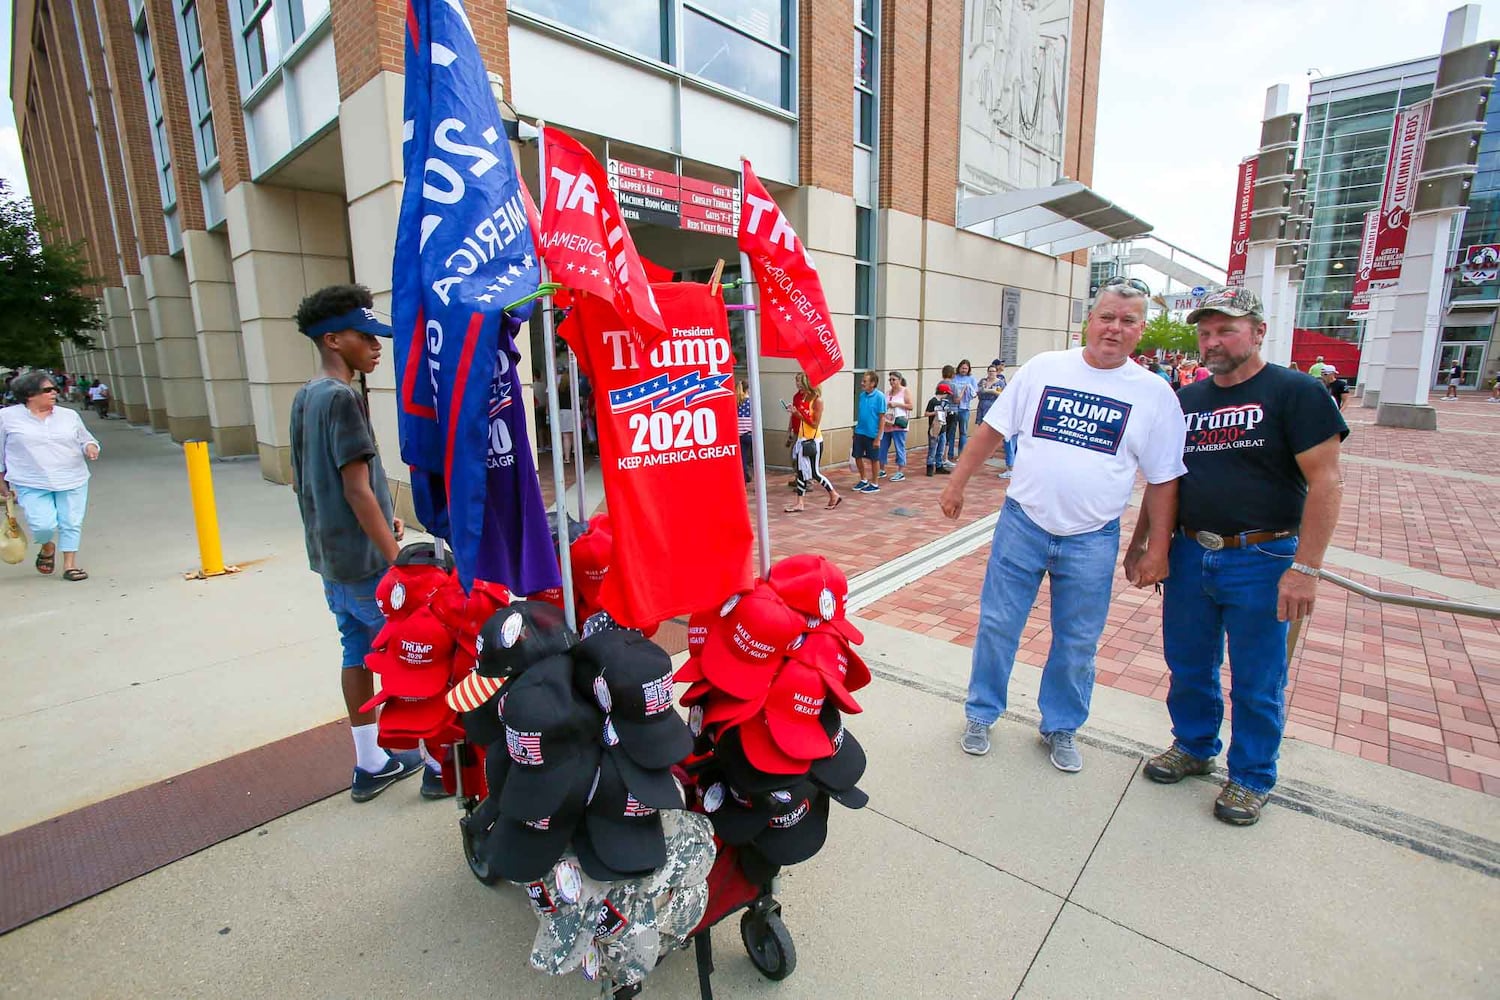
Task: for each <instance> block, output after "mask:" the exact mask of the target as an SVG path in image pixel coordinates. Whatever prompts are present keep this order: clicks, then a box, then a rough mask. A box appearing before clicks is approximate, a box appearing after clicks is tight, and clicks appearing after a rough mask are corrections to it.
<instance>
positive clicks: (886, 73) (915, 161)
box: [879, 0, 927, 216]
mask: <svg viewBox="0 0 1500 1000" xmlns="http://www.w3.org/2000/svg"><path fill="white" fill-rule="evenodd" d="M926 131H927V5H926V4H925V3H912V2H910V0H884V2H883V3H882V4H881V8H880V202H879V204H880V207H881V208H893V209H895V210H896V211H898V212H906V213H908V214H910V215H915V216H921V215H922V210H923V201H924V195H925V194H926V189H927V148H926Z"/></svg>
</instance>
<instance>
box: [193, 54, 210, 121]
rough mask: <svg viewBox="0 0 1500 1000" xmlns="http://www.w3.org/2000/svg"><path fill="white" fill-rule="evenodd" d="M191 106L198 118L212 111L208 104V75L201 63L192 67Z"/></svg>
mask: <svg viewBox="0 0 1500 1000" xmlns="http://www.w3.org/2000/svg"><path fill="white" fill-rule="evenodd" d="M193 104H194V106H195V107H196V108H197V110H198V117H199V118H202V117H203V116H204V115H206V114H208V113H209V111H211V110H212V108H211V107H210V106H209V103H208V75H207V73H206V72H205V71H204V69H203V64H202V63H201V62H200V63H199V64H198V65H196V66H194V67H193Z"/></svg>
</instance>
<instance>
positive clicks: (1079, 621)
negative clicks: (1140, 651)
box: [964, 499, 1120, 734]
mask: <svg viewBox="0 0 1500 1000" xmlns="http://www.w3.org/2000/svg"><path fill="white" fill-rule="evenodd" d="M1119 554H1120V520H1119V518H1116V519H1115V520H1113V521H1110V522H1109V523H1108V524H1106V525H1104V527H1102V528H1099V529H1098V530H1096V531H1086V532H1084V533H1083V534H1080V535H1053V534H1050V533H1048V532H1047V531H1044V530H1043V529H1042V528H1041V527H1040V526H1039V525H1037V523H1036V522H1035V521H1033V520H1032V519H1031V518H1029V517H1027V516H1026V512H1025V511H1024V510H1022V509H1021V505H1020V504H1018V503H1017V502H1016V501H1014V500H1010V499H1007V500H1006V501H1005V506H1004V507H1003V508H1001V511H1000V521H999V523H998V524H996V525H995V537H994V541H993V542H992V543H991V545H990V561H989V565H988V567H986V569H985V572H984V589H983V590H982V591H981V592H980V597H979V635H978V637H977V639H976V640H975V642H974V663H973V667H972V669H971V671H970V674H969V698H968V701H967V702H965V704H964V715H965V716H966V717H967V718H968V719H969V720H970V721H972V722H979V723H983V724H984V725H986V726H988V725H992V724H994V722H995V720H997V719H999V718H1000V716H1002V715H1004V714H1005V704H1006V692H1007V689H1008V688H1009V686H1010V674H1011V670H1012V668H1013V667H1014V666H1015V660H1016V649H1017V648H1018V647H1019V646H1020V643H1021V630H1022V629H1023V628H1025V627H1026V616H1027V615H1028V614H1030V612H1031V608H1032V606H1033V605H1034V604H1035V603H1036V595H1037V591H1038V589H1040V587H1041V585H1042V575H1043V574H1044V573H1045V574H1046V575H1047V576H1048V578H1049V579H1050V581H1051V594H1052V646H1051V648H1050V649H1049V650H1048V651H1047V664H1046V666H1045V667H1044V668H1043V670H1042V686H1041V691H1040V693H1039V694H1038V696H1037V707H1038V708H1040V709H1041V712H1042V727H1041V728H1042V732H1043V733H1044V734H1046V733H1054V732H1059V731H1068V732H1071V731H1073V730H1075V729H1077V728H1078V727H1079V726H1082V725H1083V723H1084V721H1085V720H1086V719H1087V718H1088V716H1089V699H1090V698H1091V696H1092V695H1093V692H1094V654H1095V653H1096V652H1097V650H1098V646H1099V636H1100V635H1101V634H1102V633H1103V632H1104V622H1105V618H1106V617H1107V616H1108V614H1109V596H1110V588H1111V584H1112V583H1113V581H1114V575H1115V558H1116V557H1117V556H1118V555H1119Z"/></svg>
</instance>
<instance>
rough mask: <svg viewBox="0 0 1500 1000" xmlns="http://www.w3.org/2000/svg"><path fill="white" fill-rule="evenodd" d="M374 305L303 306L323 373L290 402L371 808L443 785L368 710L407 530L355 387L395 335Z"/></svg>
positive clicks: (429, 793)
mask: <svg viewBox="0 0 1500 1000" xmlns="http://www.w3.org/2000/svg"><path fill="white" fill-rule="evenodd" d="M373 306H374V300H373V299H372V298H371V296H370V290H369V289H368V288H366V287H364V286H363V285H331V286H329V287H327V288H323V289H320V290H318V291H316V292H314V293H312V294H311V295H309V296H308V297H307V298H305V299H303V300H302V303H301V305H299V306H298V307H297V317H296V318H297V329H298V330H300V331H301V332H302V333H303V334H304V335H306V336H307V337H309V338H311V340H312V341H313V343H314V344H316V345H317V349H318V358H319V373H318V375H317V377H315V378H313V379H312V380H311V381H309V382H308V383H307V384H306V385H304V386H303V387H302V388H300V389H298V390H297V395H296V397H295V398H293V400H292V418H291V445H292V488H293V489H294V490H296V492H297V507H298V511H299V512H300V513H301V515H302V528H303V537H304V541H305V542H306V545H307V563H308V566H309V567H310V568H311V569H312V571H313V572H314V573H317V574H318V575H319V576H320V577H322V578H323V596H324V598H325V599H326V600H327V602H328V610H329V611H331V612H332V613H333V618H334V621H335V622H337V623H338V630H339V635H340V637H341V639H342V643H343V654H344V655H343V671H342V675H341V679H340V684H341V687H342V688H343V694H344V707H345V709H346V710H347V712H348V713H349V731H350V733H351V734H352V736H353V737H354V757H355V759H354V780H353V782H352V783H351V786H350V790H349V791H350V796H351V797H352V798H353V799H354V801H355V802H368V801H369V800H370V799H373V798H374V797H375V796H377V795H379V794H380V793H381V792H383V791H385V790H386V789H387V788H389V787H390V786H391V785H392V784H394V783H395V782H397V781H400V780H401V779H403V778H408V777H411V776H412V775H413V774H415V773H417V772H418V771H423V770H425V774H424V776H423V779H422V794H423V796H424V797H426V798H439V797H441V794H442V792H443V781H442V772H441V768H440V766H439V765H438V764H437V762H436V761H432V762H429V763H428V765H427V767H426V768H425V769H424V768H423V758H422V753H421V751H418V750H410V751H405V752H388V751H386V750H385V749H383V748H382V747H381V746H380V744H379V742H378V740H379V726H378V725H377V719H378V716H377V715H376V713H375V712H373V711H369V712H367V711H364V710H363V709H362V706H364V705H365V704H366V703H367V702H369V700H370V699H371V698H373V697H374V696H375V679H374V677H373V676H372V675H371V674H370V671H369V670H368V669H366V667H365V657H366V656H368V655H369V653H370V644H371V643H372V642H373V640H374V638H375V634H376V633H377V632H378V631H379V630H380V628H381V627H382V626H383V625H384V624H385V616H384V615H382V614H381V613H380V608H379V606H378V605H377V604H376V603H375V587H376V585H377V584H378V583H379V582H380V578H381V577H382V576H383V575H384V574H385V571H386V570H387V569H389V568H390V566H391V564H392V563H393V562H395V560H396V555H397V552H398V549H397V545H396V543H397V542H399V541H400V540H401V537H402V535H403V533H404V531H405V528H404V526H403V525H402V523H401V519H400V518H398V517H396V516H395V515H394V513H393V510H392V506H391V494H390V489H389V486H388V484H387V481H386V477H385V468H384V467H383V466H382V465H381V463H380V451H379V449H378V448H376V446H375V431H374V429H373V428H372V427H371V426H370V416H369V414H368V413H367V412H365V404H364V399H363V398H362V397H361V396H360V394H359V392H358V391H357V390H355V388H354V385H353V382H354V376H355V374H356V373H361V374H365V375H368V374H369V373H370V372H372V371H374V370H375V367H376V366H377V365H378V364H380V353H381V348H380V341H379V339H377V338H380V337H387V338H388V337H390V335H391V328H390V327H389V326H387V325H386V324H384V323H382V322H380V320H379V319H377V318H376V317H375V313H374V312H373V311H372V307H373Z"/></svg>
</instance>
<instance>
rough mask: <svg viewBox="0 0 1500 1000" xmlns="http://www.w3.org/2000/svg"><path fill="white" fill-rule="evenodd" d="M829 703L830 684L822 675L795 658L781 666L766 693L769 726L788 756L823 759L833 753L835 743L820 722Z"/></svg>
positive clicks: (777, 744)
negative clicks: (824, 707) (824, 705)
mask: <svg viewBox="0 0 1500 1000" xmlns="http://www.w3.org/2000/svg"><path fill="white" fill-rule="evenodd" d="M827 700H828V688H827V682H826V681H825V680H824V679H823V675H822V674H821V673H820V672H818V671H817V670H814V669H813V668H812V667H809V666H807V665H806V664H804V663H802V662H800V661H798V660H794V659H788V660H787V661H786V663H785V664H783V665H782V667H781V672H780V673H779V674H777V675H776V683H774V684H772V685H771V690H770V691H769V692H768V693H767V694H766V702H765V706H766V726H767V727H768V728H769V729H770V730H771V738H772V739H774V740H775V741H776V746H777V747H779V748H780V749H781V750H782V751H783V752H784V753H785V754H786V755H787V756H788V757H794V758H796V759H798V760H821V759H822V758H824V757H828V756H831V755H832V754H833V743H832V741H831V740H829V738H828V733H826V732H825V731H824V730H823V723H822V722H821V721H820V716H821V715H822V713H823V703H824V702H825V701H827ZM747 749H748V747H747Z"/></svg>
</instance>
